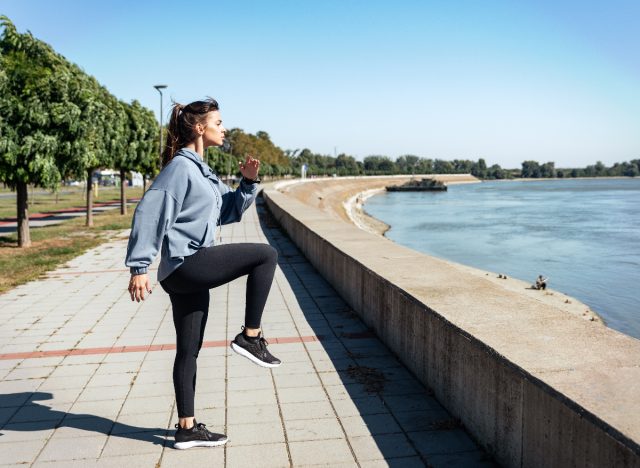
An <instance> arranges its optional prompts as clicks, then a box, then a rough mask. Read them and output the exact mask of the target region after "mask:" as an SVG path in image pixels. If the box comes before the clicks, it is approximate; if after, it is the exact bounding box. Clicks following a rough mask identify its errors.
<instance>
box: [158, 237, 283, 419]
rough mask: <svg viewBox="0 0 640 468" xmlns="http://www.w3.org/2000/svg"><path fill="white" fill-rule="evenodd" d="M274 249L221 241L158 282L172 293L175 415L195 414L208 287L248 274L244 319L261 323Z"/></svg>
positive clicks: (274, 260) (253, 325) (275, 255)
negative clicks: (197, 378)
mask: <svg viewBox="0 0 640 468" xmlns="http://www.w3.org/2000/svg"><path fill="white" fill-rule="evenodd" d="M277 261H278V253H277V252H276V250H275V249H274V248H273V247H271V246H270V245H268V244H224V245H219V246H215V247H207V248H204V249H200V250H198V251H197V252H196V253H195V254H193V255H190V256H189V257H185V259H184V263H183V264H182V265H180V267H179V268H178V269H177V270H176V271H174V272H173V273H171V275H169V276H168V277H167V278H166V279H164V280H162V281H161V282H160V285H161V286H162V288H163V289H164V290H165V291H166V292H167V293H168V294H169V297H170V298H171V306H172V308H173V324H174V325H175V327H176V341H177V347H176V359H175V361H174V363H173V385H174V388H175V392H176V403H177V406H178V417H180V418H187V417H191V416H194V408H193V407H194V399H195V391H196V369H197V366H196V359H197V358H198V352H199V351H200V348H201V347H202V339H203V337H204V327H205V325H206V323H207V316H208V314H209V289H211V288H215V287H218V286H222V285H223V284H226V283H229V282H230V281H233V280H234V279H236V278H239V277H241V276H244V275H249V278H248V279H247V291H246V305H245V316H244V324H245V326H246V327H247V328H260V321H261V318H262V311H263V310H264V306H265V303H266V302H267V297H268V295H269V290H270V289H271V283H272V282H273V274H274V272H275V269H276V263H277Z"/></svg>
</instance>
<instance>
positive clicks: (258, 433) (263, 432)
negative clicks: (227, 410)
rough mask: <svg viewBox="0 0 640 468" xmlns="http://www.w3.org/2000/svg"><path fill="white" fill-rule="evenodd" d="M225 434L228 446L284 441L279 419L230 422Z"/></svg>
mask: <svg viewBox="0 0 640 468" xmlns="http://www.w3.org/2000/svg"><path fill="white" fill-rule="evenodd" d="M227 436H228V437H229V446H232V447H236V446H239V445H259V444H270V443H279V442H282V443H284V441H285V440H284V431H283V429H282V423H281V422H280V421H273V422H268V423H260V424H232V425H230V426H229V429H228V433H227Z"/></svg>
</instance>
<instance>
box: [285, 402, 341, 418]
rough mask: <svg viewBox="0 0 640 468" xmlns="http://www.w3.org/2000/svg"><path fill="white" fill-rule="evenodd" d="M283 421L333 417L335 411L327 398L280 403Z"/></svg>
mask: <svg viewBox="0 0 640 468" xmlns="http://www.w3.org/2000/svg"><path fill="white" fill-rule="evenodd" d="M280 409H281V410H282V417H283V418H284V419H285V421H293V420H296V419H321V418H335V413H334V411H333V408H332V407H331V404H330V403H329V401H328V400H324V401H311V402H305V403H283V404H281V405H280Z"/></svg>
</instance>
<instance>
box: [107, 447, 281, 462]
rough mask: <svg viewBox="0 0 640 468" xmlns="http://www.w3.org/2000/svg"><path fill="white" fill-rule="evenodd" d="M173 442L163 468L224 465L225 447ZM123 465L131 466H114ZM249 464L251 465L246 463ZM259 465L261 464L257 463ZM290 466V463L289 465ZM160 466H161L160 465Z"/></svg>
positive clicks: (164, 458)
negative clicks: (185, 446) (176, 445)
mask: <svg viewBox="0 0 640 468" xmlns="http://www.w3.org/2000/svg"><path fill="white" fill-rule="evenodd" d="M172 446H173V442H171V443H170V444H169V445H168V446H167V448H165V450H164V452H163V453H162V462H161V464H160V467H162V468H184V467H185V466H192V467H199V466H203V462H206V466H210V467H220V466H224V447H202V448H194V449H189V450H176V449H174V448H172ZM123 466H126V467H127V468H128V467H129V465H128V464H126V465H120V466H115V467H114V468H122V467H123ZM154 466H157V465H155V464H150V465H143V466H142V467H141V468H146V467H154ZM227 466H229V468H233V467H232V465H227ZM245 466H249V465H245ZM255 466H259V465H255ZM287 466H288V465H287ZM158 468H159V467H158Z"/></svg>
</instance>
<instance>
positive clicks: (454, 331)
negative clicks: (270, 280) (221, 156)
mask: <svg viewBox="0 0 640 468" xmlns="http://www.w3.org/2000/svg"><path fill="white" fill-rule="evenodd" d="M263 193H264V198H265V200H266V203H267V206H268V207H269V209H270V211H271V212H272V214H273V215H274V216H275V218H276V219H277V220H278V222H279V223H280V225H281V226H282V227H283V228H284V230H285V231H286V232H287V233H288V235H289V236H290V237H291V239H292V240H293V241H294V242H295V243H296V244H297V245H298V247H299V248H300V249H301V251H302V252H303V253H304V255H305V256H306V257H307V258H308V259H309V261H310V262H311V263H312V264H313V265H314V267H315V268H316V269H317V270H318V271H319V272H320V273H321V274H322V275H323V276H324V277H325V278H326V279H327V280H328V281H329V282H330V283H331V284H332V285H333V287H334V288H335V289H336V290H337V291H338V293H339V294H340V295H341V296H342V297H343V298H344V299H345V300H346V301H347V302H348V303H349V304H350V306H351V307H352V308H353V309H354V310H355V311H356V312H357V313H358V314H359V315H360V317H361V318H362V319H363V320H364V321H365V323H366V324H367V325H368V326H370V327H371V328H372V329H373V330H374V331H375V333H376V334H377V335H378V336H379V337H380V338H381V339H382V340H383V341H384V342H385V343H386V344H387V346H389V348H390V349H392V350H393V351H394V352H395V353H396V355H397V356H398V357H399V358H400V359H401V360H402V362H403V363H404V364H405V365H406V366H407V367H409V368H410V369H411V370H412V372H413V373H414V374H415V375H416V376H417V377H418V378H419V379H420V380H421V381H422V382H423V383H424V384H425V385H426V386H427V387H428V388H431V389H432V390H433V391H434V393H435V395H436V398H437V399H438V400H439V401H440V402H441V403H442V404H443V405H444V406H445V407H446V408H447V409H448V410H449V411H450V412H451V413H452V415H453V416H455V417H457V418H460V420H461V421H462V423H463V424H464V426H465V427H466V429H467V430H468V431H469V432H470V433H471V434H472V436H474V437H475V438H476V440H477V441H478V442H479V443H480V444H481V445H483V446H484V447H485V448H486V449H487V451H489V452H490V453H491V454H493V455H494V456H495V458H496V460H497V461H498V462H499V463H500V464H502V465H504V466H513V467H516V466H517V467H521V466H524V467H543V466H551V467H563V468H564V467H574V466H575V467H614V466H615V467H618V466H621V467H640V445H639V444H638V441H640V366H639V365H640V341H638V340H635V339H633V338H630V337H627V336H625V335H622V334H620V333H618V332H615V331H613V330H610V329H608V328H605V327H602V326H601V325H596V324H593V323H590V322H588V321H585V320H581V319H579V318H577V317H575V316H569V315H568V314H566V313H562V312H561V311H559V310H557V309H554V308H553V307H550V306H548V305H545V304H542V303H540V302H539V301H536V300H534V299H531V298H530V297H528V296H526V295H524V294H518V293H514V292H513V291H507V290H504V289H502V288H500V287H499V286H497V285H495V284H494V283H492V282H490V281H488V280H486V279H483V278H482V277H479V276H478V275H471V274H469V273H465V271H464V270H463V269H461V268H457V267H456V266H455V265H452V264H451V263H449V262H444V261H442V260H438V259H435V258H433V257H429V256H426V255H423V254H420V253H417V252H415V251H413V250H410V249H407V248H404V247H402V246H399V245H396V244H394V243H392V242H390V241H388V240H386V239H383V238H380V237H378V236H374V235H371V234H368V233H365V232H363V231H360V230H359V229H357V228H355V227H353V226H351V225H349V224H348V223H342V222H340V221H337V220H335V219H330V218H328V217H327V216H326V215H325V214H324V213H323V212H321V211H319V210H317V209H315V208H313V207H310V206H308V205H304V204H302V203H300V202H299V201H297V200H295V199H294V198H292V197H290V196H287V195H285V194H283V193H280V192H278V191H275V190H265V191H264V192H263Z"/></svg>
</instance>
